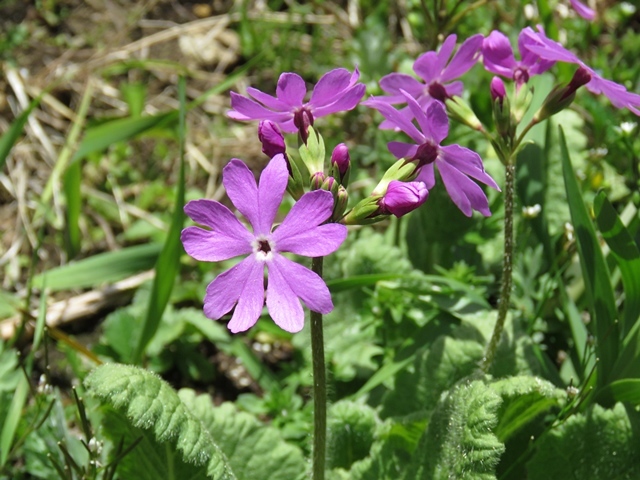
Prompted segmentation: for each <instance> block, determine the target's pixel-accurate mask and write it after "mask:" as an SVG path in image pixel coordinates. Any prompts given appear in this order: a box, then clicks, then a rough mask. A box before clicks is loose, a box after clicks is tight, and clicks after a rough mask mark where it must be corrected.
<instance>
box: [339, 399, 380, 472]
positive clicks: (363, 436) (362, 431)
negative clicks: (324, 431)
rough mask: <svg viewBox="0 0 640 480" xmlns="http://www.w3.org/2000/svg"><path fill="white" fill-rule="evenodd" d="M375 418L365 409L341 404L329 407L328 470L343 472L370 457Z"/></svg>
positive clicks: (377, 422) (352, 403)
mask: <svg viewBox="0 0 640 480" xmlns="http://www.w3.org/2000/svg"><path fill="white" fill-rule="evenodd" d="M378 424H379V420H378V416H377V415H376V413H375V411H374V410H373V409H372V408H371V407H369V406H368V405H363V404H360V403H355V402H349V401H341V402H338V403H336V404H334V405H332V406H331V408H330V409H329V414H328V430H329V445H328V452H327V456H328V463H329V468H345V469H348V468H350V467H351V465H352V464H353V463H354V462H356V461H358V460H362V459H363V458H365V457H366V456H368V455H369V450H371V446H372V445H373V440H374V434H375V431H376V428H377V426H378Z"/></svg>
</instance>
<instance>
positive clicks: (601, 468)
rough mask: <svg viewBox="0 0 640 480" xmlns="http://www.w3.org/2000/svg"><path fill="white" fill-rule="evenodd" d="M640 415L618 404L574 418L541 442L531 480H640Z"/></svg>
mask: <svg viewBox="0 0 640 480" xmlns="http://www.w3.org/2000/svg"><path fill="white" fill-rule="evenodd" d="M639 432H640V415H639V414H638V413H637V412H635V411H633V410H631V409H625V407H624V406H623V405H622V404H621V403H618V404H616V405H615V407H614V408H613V409H610V410H609V409H604V408H602V407H601V406H599V405H594V406H593V407H591V408H590V409H588V410H587V411H586V412H584V413H579V414H576V415H573V416H571V417H570V418H569V419H568V420H567V421H566V422H564V423H563V424H561V425H559V426H558V427H557V428H553V429H551V430H549V431H548V432H547V433H546V434H545V435H544V436H542V437H541V438H540V439H539V441H538V448H537V451H536V453H535V454H534V456H533V458H531V460H530V461H529V462H528V464H527V470H528V473H529V476H528V478H529V479H530V480H546V479H548V478H580V479H581V480H601V479H605V478H606V479H616V480H632V479H637V478H640V434H639Z"/></svg>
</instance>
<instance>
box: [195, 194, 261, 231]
mask: <svg viewBox="0 0 640 480" xmlns="http://www.w3.org/2000/svg"><path fill="white" fill-rule="evenodd" d="M184 212H185V213H186V214H187V215H188V216H189V217H190V218H191V220H193V221H194V222H196V223H199V224H200V225H204V226H206V227H209V228H211V229H212V230H213V231H214V232H220V233H224V234H225V235H227V236H230V237H234V238H237V239H246V238H252V235H251V234H250V233H249V232H248V231H247V229H246V227H245V226H244V225H242V223H240V221H239V220H238V219H237V218H236V216H235V215H234V214H233V213H232V212H231V210H229V209H228V208H227V207H225V206H224V205H222V204H221V203H220V202H216V201H215V200H206V199H201V200H192V201H190V202H188V203H187V204H186V205H185V206H184ZM249 241H251V240H249Z"/></svg>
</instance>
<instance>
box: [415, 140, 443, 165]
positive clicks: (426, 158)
mask: <svg viewBox="0 0 640 480" xmlns="http://www.w3.org/2000/svg"><path fill="white" fill-rule="evenodd" d="M436 158H438V145H436V144H434V143H432V142H426V143H423V144H422V145H420V146H419V147H418V151H417V152H416V154H415V155H414V156H413V158H412V159H411V161H417V162H418V166H417V168H420V167H423V166H425V165H428V164H430V163H433V162H435V161H436Z"/></svg>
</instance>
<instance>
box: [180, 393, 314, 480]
mask: <svg viewBox="0 0 640 480" xmlns="http://www.w3.org/2000/svg"><path fill="white" fill-rule="evenodd" d="M178 395H179V396H180V398H181V400H182V401H183V402H184V404H185V405H187V407H188V408H189V410H190V411H191V412H192V413H193V414H195V415H196V416H197V417H198V418H199V419H200V420H201V421H202V423H203V424H204V426H205V428H206V429H207V430H208V432H209V433H210V434H211V436H212V437H213V438H214V439H215V440H216V443H217V444H218V445H219V446H220V449H221V451H222V452H223V453H224V455H225V456H226V458H227V459H228V462H229V465H230V467H231V469H232V470H233V472H234V474H235V475H236V476H237V478H239V479H247V480H271V479H275V478H282V479H288V480H289V479H290V480H295V479H302V478H305V474H306V470H307V462H306V461H305V459H304V457H303V455H302V452H301V450H300V449H299V448H297V447H295V446H293V445H291V444H289V443H287V442H285V441H284V440H283V439H282V436H281V435H280V432H279V431H278V430H277V429H275V428H273V427H269V426H266V425H264V424H263V423H262V422H260V421H259V420H258V419H256V418H255V417H254V416H253V415H251V414H249V413H244V412H239V411H238V410H237V409H236V407H235V406H234V405H233V404H232V403H223V404H222V405H220V406H218V407H214V406H213V404H212V402H211V398H210V397H208V396H206V395H200V396H196V394H195V392H194V391H193V390H188V389H182V390H180V392H179V393H178Z"/></svg>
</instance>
